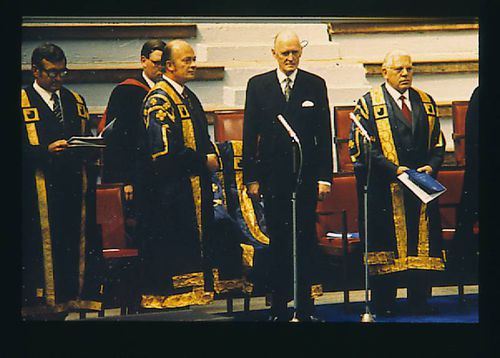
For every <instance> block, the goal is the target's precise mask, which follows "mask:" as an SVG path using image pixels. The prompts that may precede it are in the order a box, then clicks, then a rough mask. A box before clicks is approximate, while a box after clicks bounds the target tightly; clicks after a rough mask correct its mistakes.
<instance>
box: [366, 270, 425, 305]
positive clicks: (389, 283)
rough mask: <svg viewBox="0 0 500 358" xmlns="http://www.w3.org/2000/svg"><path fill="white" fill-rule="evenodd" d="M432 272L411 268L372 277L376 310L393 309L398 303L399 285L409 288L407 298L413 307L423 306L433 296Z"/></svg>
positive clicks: (373, 300) (373, 302) (373, 299)
mask: <svg viewBox="0 0 500 358" xmlns="http://www.w3.org/2000/svg"><path fill="white" fill-rule="evenodd" d="M430 279H431V273H430V272H429V271H424V270H409V271H404V272H397V273H392V274H386V275H379V276H372V277H370V280H371V282H370V286H371V290H372V305H373V308H374V310H375V312H376V311H384V310H387V309H389V310H392V309H393V308H394V305H395V303H396V294H397V289H398V287H401V286H406V287H407V288H408V291H407V298H408V304H409V305H410V306H411V307H421V306H423V305H425V304H426V303H427V299H428V298H429V297H431V289H432V283H431V281H430Z"/></svg>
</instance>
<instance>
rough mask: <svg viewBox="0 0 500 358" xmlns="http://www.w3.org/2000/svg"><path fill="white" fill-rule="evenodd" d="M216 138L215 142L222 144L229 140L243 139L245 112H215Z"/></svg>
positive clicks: (240, 110)
mask: <svg viewBox="0 0 500 358" xmlns="http://www.w3.org/2000/svg"><path fill="white" fill-rule="evenodd" d="M214 113H215V118H214V136H215V141H216V142H219V143H222V142H225V141H227V140H242V139H243V110H242V109H239V110H233V111H215V112H214Z"/></svg>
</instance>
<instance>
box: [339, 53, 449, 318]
mask: <svg viewBox="0 0 500 358" xmlns="http://www.w3.org/2000/svg"><path fill="white" fill-rule="evenodd" d="M382 75H383V76H384V79H385V83H384V84H382V85H380V86H377V87H374V88H373V89H372V90H370V91H369V92H368V93H366V94H365V95H364V96H363V97H361V98H360V99H359V100H358V102H357V105H356V108H355V111H354V114H355V115H356V117H357V118H358V119H359V121H360V122H361V124H362V125H363V126H364V127H365V128H366V130H367V132H368V133H369V134H370V136H372V138H373V142H372V145H371V147H372V150H371V151H370V157H369V159H370V172H369V181H368V267H369V273H370V275H372V278H371V280H370V282H371V284H372V285H371V286H372V287H371V288H372V302H373V306H374V310H375V312H376V313H377V314H378V315H381V316H383V315H386V316H387V315H392V314H394V308H395V300H396V292H397V291H396V290H397V287H398V285H399V284H407V287H408V301H409V308H410V310H411V311H412V312H414V313H428V312H431V311H432V310H433V309H432V307H430V306H429V305H428V303H427V297H428V296H429V295H430V289H431V287H430V280H429V277H428V275H427V274H428V273H429V271H443V270H444V260H443V253H442V245H441V230H440V225H439V208H438V206H437V205H438V203H437V200H435V201H432V202H430V203H428V204H424V203H422V202H421V201H420V200H419V199H418V198H417V197H416V196H415V195H414V194H413V193H411V192H410V191H408V190H406V189H405V188H404V186H403V185H402V184H401V183H400V182H399V181H398V180H397V176H398V175H400V174H401V173H403V172H404V171H407V170H408V169H415V170H417V171H418V172H425V173H428V174H430V175H432V176H434V177H435V176H437V173H438V170H439V169H440V166H441V163H442V162H443V156H444V149H445V143H444V138H443V134H442V132H441V129H440V125H439V118H438V117H437V112H436V110H437V108H436V103H435V102H434V100H433V99H432V97H431V96H430V95H428V94H427V93H425V92H423V91H421V90H419V89H416V88H413V87H411V84H412V79H413V68H412V60H411V57H410V55H409V54H408V53H406V52H404V51H400V50H397V51H391V52H389V53H388V54H387V55H386V57H385V59H384V62H383V64H382ZM350 139H351V141H350V144H349V147H350V151H351V153H350V154H351V159H352V160H353V162H354V167H355V172H356V176H357V180H358V183H365V182H366V180H367V179H366V163H365V161H366V160H365V159H366V157H365V153H364V152H363V148H362V145H361V143H362V139H361V137H360V133H359V130H358V129H357V128H356V127H355V126H354V125H353V127H352V129H351V138H350ZM359 197H360V198H362V194H361V193H360V195H359ZM360 208H361V209H362V208H363V205H360ZM360 214H361V215H363V212H362V210H360ZM363 222H364V220H363V219H362V218H360V220H359V223H360V224H363ZM360 232H361V233H364V229H361V230H360ZM400 279H402V280H403V281H401V280H400Z"/></svg>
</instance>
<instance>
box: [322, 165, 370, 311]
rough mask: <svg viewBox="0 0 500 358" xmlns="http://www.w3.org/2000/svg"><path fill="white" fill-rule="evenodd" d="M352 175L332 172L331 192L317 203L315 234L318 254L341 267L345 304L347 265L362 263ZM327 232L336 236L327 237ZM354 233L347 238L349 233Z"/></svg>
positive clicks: (347, 283)
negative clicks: (320, 252)
mask: <svg viewBox="0 0 500 358" xmlns="http://www.w3.org/2000/svg"><path fill="white" fill-rule="evenodd" d="M357 197H358V196H357V191H356V178H355V176H354V174H345V173H344V174H342V173H336V174H334V177H333V185H332V191H331V193H330V195H329V196H327V198H326V199H325V200H324V201H320V202H318V206H317V208H316V213H317V215H318V219H317V223H316V232H317V235H318V244H319V247H320V249H321V251H322V252H323V253H324V254H325V255H326V256H327V257H328V258H330V259H331V260H330V261H333V262H340V263H341V266H342V274H343V275H342V287H343V291H344V303H345V304H348V303H349V280H348V276H349V270H350V268H351V267H350V263H351V262H352V260H353V259H354V260H355V261H354V262H355V263H359V265H361V264H362V260H361V244H360V239H359V236H358V235H357V233H358V199H357ZM328 233H338V234H340V235H336V237H330V236H328V235H327V234H328ZM353 233H354V234H355V235H354V237H350V236H351V235H350V234H353Z"/></svg>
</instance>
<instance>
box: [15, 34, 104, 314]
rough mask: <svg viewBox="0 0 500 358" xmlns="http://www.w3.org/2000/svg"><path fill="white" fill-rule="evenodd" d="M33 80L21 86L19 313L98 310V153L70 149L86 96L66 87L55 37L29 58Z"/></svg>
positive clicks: (85, 121) (84, 125)
mask: <svg viewBox="0 0 500 358" xmlns="http://www.w3.org/2000/svg"><path fill="white" fill-rule="evenodd" d="M31 65H32V73H33V77H34V78H35V80H34V82H33V84H32V85H29V86H27V87H25V88H23V89H22V90H21V111H20V112H21V113H20V116H21V120H22V124H23V125H22V131H23V135H22V149H23V158H22V159H23V160H22V164H23V171H22V173H23V195H22V200H23V238H22V243H23V246H22V261H23V270H22V272H23V286H22V296H23V297H22V300H23V301H22V315H23V317H25V318H28V319H50V320H52V319H64V317H65V316H66V314H67V313H68V312H69V311H71V310H80V311H82V310H83V311H86V310H94V311H98V310H100V309H101V302H100V301H101V288H102V287H101V279H102V276H101V273H102V272H101V269H100V268H101V264H102V246H101V244H100V240H99V237H98V235H97V232H96V218H95V184H96V166H95V162H96V159H97V152H95V150H94V151H92V149H86V148H72V147H71V145H70V144H69V143H68V139H69V138H70V137H72V136H82V135H89V134H90V131H89V113H88V110H87V106H86V104H85V100H84V99H83V97H82V96H81V95H79V94H78V93H76V92H73V91H71V90H69V89H67V88H66V87H64V86H63V82H64V77H65V76H66V74H67V72H68V70H67V68H66V56H65V54H64V52H63V50H62V49H61V48H60V47H58V46H57V45H54V44H44V45H41V46H39V47H37V48H35V50H34V51H33V54H32V58H31Z"/></svg>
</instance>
